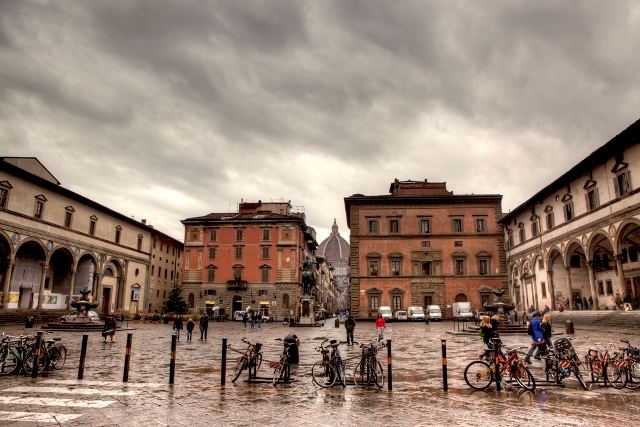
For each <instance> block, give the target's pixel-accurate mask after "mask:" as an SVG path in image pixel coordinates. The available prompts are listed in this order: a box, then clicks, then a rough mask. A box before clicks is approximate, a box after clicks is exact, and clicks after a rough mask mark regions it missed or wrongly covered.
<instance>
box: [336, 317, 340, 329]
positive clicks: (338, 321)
mask: <svg viewBox="0 0 640 427" xmlns="http://www.w3.org/2000/svg"><path fill="white" fill-rule="evenodd" d="M339 327H340V318H339V317H336V328H339Z"/></svg>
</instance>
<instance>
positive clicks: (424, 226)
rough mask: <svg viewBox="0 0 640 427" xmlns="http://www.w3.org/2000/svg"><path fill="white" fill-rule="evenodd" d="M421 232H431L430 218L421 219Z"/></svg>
mask: <svg viewBox="0 0 640 427" xmlns="http://www.w3.org/2000/svg"><path fill="white" fill-rule="evenodd" d="M420 233H422V234H429V233H431V220H428V219H421V220H420Z"/></svg>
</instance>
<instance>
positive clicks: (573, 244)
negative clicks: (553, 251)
mask: <svg viewBox="0 0 640 427" xmlns="http://www.w3.org/2000/svg"><path fill="white" fill-rule="evenodd" d="M576 251H579V252H580V254H581V255H582V256H584V257H585V259H586V252H585V248H584V245H583V244H582V242H580V241H579V240H578V239H576V238H573V239H571V240H569V241H568V242H566V244H565V250H564V265H566V266H567V265H570V261H571V255H572V254H574V253H575V252H576Z"/></svg>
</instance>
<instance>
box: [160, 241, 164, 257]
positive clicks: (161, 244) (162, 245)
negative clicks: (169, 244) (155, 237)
mask: <svg viewBox="0 0 640 427" xmlns="http://www.w3.org/2000/svg"><path fill="white" fill-rule="evenodd" d="M163 247H164V244H163V243H162V242H160V252H162V248H163ZM160 259H162V258H160Z"/></svg>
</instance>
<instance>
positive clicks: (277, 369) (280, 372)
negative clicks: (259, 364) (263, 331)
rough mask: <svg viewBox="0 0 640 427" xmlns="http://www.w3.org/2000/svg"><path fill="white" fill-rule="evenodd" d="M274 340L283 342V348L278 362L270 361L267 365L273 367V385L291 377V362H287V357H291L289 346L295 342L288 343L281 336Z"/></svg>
mask: <svg viewBox="0 0 640 427" xmlns="http://www.w3.org/2000/svg"><path fill="white" fill-rule="evenodd" d="M276 341H282V342H283V344H284V350H282V354H281V355H280V360H279V361H278V362H271V363H270V365H269V366H270V367H271V368H273V385H274V386H276V385H278V384H279V383H281V382H284V381H288V380H289V378H290V377H291V364H290V363H289V358H290V357H291V351H290V348H291V347H292V346H294V345H295V343H288V342H286V341H284V340H283V339H282V338H276Z"/></svg>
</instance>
